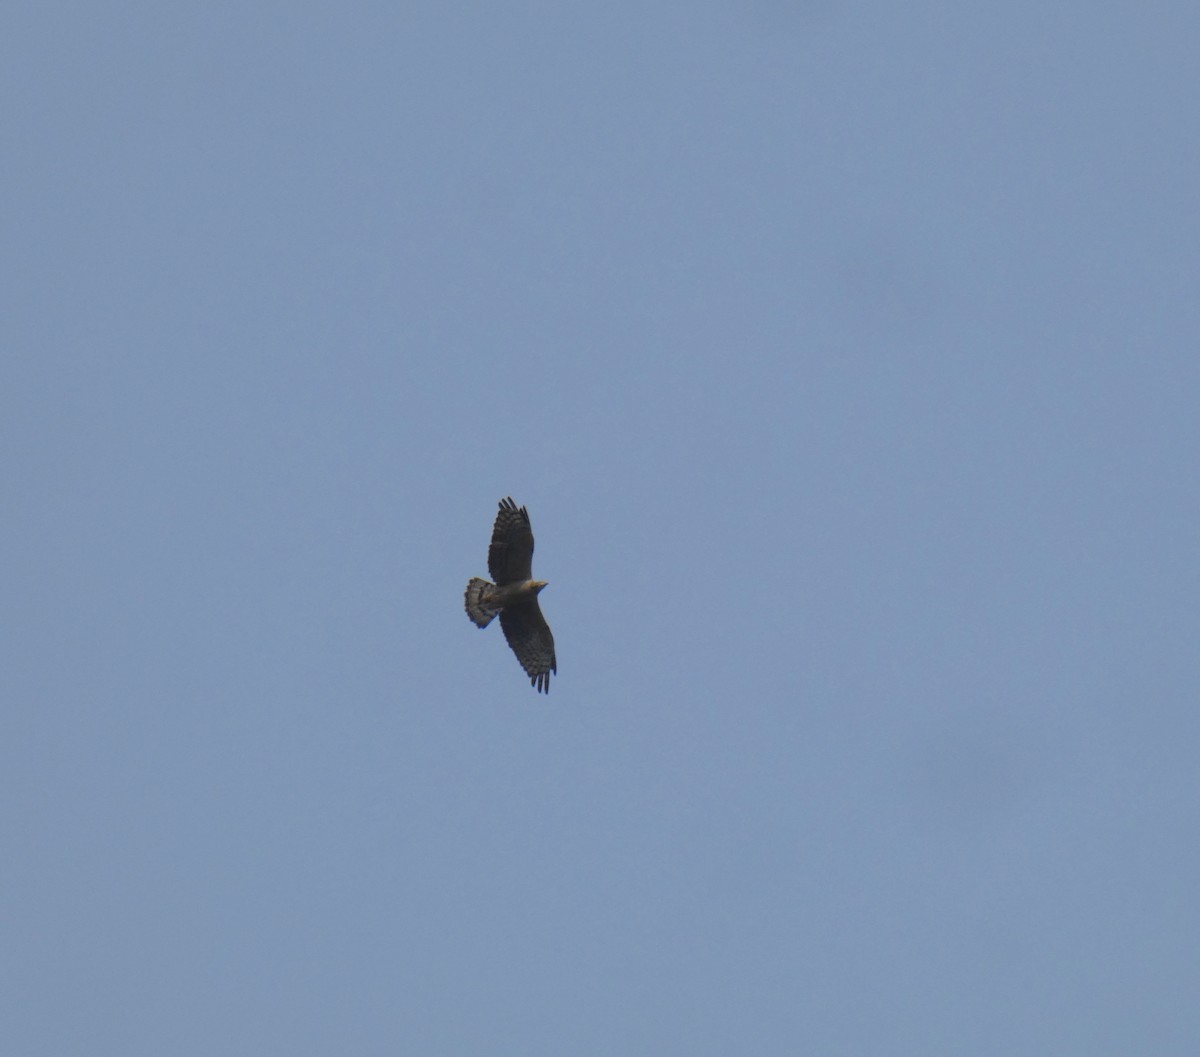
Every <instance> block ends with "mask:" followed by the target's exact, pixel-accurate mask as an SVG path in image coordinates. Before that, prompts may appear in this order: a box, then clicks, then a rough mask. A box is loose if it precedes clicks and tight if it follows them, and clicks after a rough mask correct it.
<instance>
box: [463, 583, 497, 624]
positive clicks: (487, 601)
mask: <svg viewBox="0 0 1200 1057" xmlns="http://www.w3.org/2000/svg"><path fill="white" fill-rule="evenodd" d="M494 586H495V585H494V584H490V583H488V582H487V581H486V580H481V579H479V577H478V576H473V577H471V579H470V580H469V581H468V583H467V595H466V601H467V616H469V617H470V618H471V620H472V621H474V622H475V624H476V625H477V626H478V627H481V628H486V627H487V626H488V625H489V624H490V623H491V622H492V618H493V617H495V615H496V614H497V613H499V612H500V608H501V607H500V606H498V605H496V604H495V603H494V602H493V601H492V588H493V587H494Z"/></svg>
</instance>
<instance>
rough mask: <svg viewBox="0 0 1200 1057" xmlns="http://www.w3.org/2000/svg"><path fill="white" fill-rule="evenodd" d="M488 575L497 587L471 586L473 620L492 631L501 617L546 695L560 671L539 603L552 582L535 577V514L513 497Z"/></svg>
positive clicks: (497, 532) (476, 581)
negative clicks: (532, 520) (552, 675)
mask: <svg viewBox="0 0 1200 1057" xmlns="http://www.w3.org/2000/svg"><path fill="white" fill-rule="evenodd" d="M488 572H490V573H491V574H492V579H493V580H495V581H496V582H495V583H494V584H492V583H488V581H487V580H481V579H480V578H479V577H477V576H474V577H472V578H471V580H470V581H469V582H468V583H467V593H466V603H467V616H468V617H470V618H471V620H472V621H473V622H474V623H475V625H476V626H477V627H481V628H486V627H487V626H488V625H489V624H490V623H491V622H492V618H493V617H494V616H495V615H496V614H497V613H499V614H500V627H501V628H502V629H503V631H504V637H505V638H506V639H508V644H509V646H511V647H512V651H513V653H515V654H516V655H517V660H518V661H520V662H521V667H522V668H524V669H525V674H526V675H528V676H529V681H530V683H531V684H532V685H533V686H534V687H535V688H536V689H538V690H540V691H541V692H542V693H543V694H548V693H550V673H551V672H554V673H555V674H557V673H558V668H557V667H556V661H555V657H554V636H553V635H551V634H550V627H549V625H548V624H547V623H546V618H545V617H543V616H542V610H541V607H540V606H539V605H538V592H539V591H541V589H542V588H543V587H545V586H546V581H545V580H535V579H533V529H531V528H530V527H529V513H528V511H526V509H525V508H524V507H523V506H522V507H519V506H517V504H516V503H514V502H513V501H512V498H511V497H510V498H508V499H501V500H500V512H499V513H498V514H497V515H496V524H495V525H494V526H493V527H492V543H491V546H490V547H488Z"/></svg>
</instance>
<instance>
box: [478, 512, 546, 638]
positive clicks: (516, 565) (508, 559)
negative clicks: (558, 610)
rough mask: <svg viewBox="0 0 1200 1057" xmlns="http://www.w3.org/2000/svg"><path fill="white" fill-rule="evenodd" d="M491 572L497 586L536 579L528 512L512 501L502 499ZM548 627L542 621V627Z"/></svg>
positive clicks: (491, 552) (491, 551) (490, 550)
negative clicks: (534, 577)
mask: <svg viewBox="0 0 1200 1057" xmlns="http://www.w3.org/2000/svg"><path fill="white" fill-rule="evenodd" d="M488 572H490V573H491V574H492V579H493V580H495V581H496V583H498V584H511V583H517V582H518V581H520V580H532V579H533V529H531V528H530V527H529V512H528V511H527V510H526V509H525V508H524V507H518V506H517V504H516V503H514V502H513V501H512V499H511V498H508V499H501V500H500V513H498V514H497V515H496V524H495V525H493V526H492V545H491V546H490V547H488ZM534 608H536V606H535V607H534ZM539 616H540V614H539ZM545 625H546V622H545V621H544V620H543V621H542V626H543V627H545ZM547 634H549V633H548V632H547ZM509 641H510V642H511V641H512V640H511V639H510V640H509ZM515 648H516V647H514V649H515ZM551 652H553V650H551Z"/></svg>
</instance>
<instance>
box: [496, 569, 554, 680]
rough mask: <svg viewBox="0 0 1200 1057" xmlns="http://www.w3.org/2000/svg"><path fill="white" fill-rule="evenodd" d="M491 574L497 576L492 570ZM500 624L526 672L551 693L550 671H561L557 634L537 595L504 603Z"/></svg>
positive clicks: (531, 678)
mask: <svg viewBox="0 0 1200 1057" xmlns="http://www.w3.org/2000/svg"><path fill="white" fill-rule="evenodd" d="M492 575H493V576H495V575H496V574H495V571H494V570H493V572H492ZM500 627H502V628H503V629H504V637H505V638H506V639H508V644H509V645H510V646H511V647H512V651H513V653H515V654H516V655H517V660H518V661H520V662H521V667H522V668H524V669H525V674H526V675H527V676H529V681H530V683H532V684H533V686H534V687H536V688H537V689H538V690H540V691H541V692H542V693H543V694H548V693H550V673H551V672H555V673H557V672H558V668H557V666H556V661H555V658H554V636H553V635H551V634H550V625H549V624H547V623H546V618H545V617H544V616H542V610H541V607H540V606H539V605H538V604H537V599H534V600H533V601H531V602H520V603H518V604H517V605H514V606H505V607H504V608H503V609H502V610H500Z"/></svg>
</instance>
